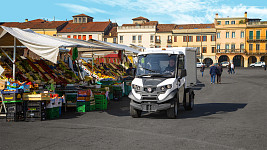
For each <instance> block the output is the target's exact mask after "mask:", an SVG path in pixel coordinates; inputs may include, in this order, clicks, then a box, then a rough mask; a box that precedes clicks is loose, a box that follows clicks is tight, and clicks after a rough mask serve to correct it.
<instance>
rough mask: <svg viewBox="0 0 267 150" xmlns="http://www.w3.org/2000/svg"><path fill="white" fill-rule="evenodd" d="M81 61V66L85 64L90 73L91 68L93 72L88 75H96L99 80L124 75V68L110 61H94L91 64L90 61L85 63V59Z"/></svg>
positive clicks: (113, 78) (112, 78)
mask: <svg viewBox="0 0 267 150" xmlns="http://www.w3.org/2000/svg"><path fill="white" fill-rule="evenodd" d="M82 62H83V66H85V68H86V69H87V70H89V71H90V73H91V71H92V70H93V72H92V73H91V74H89V75H90V76H94V77H95V76H97V77H98V78H99V79H100V80H115V79H116V78H118V77H120V76H123V75H125V72H124V70H125V69H124V67H123V66H122V65H118V64H112V63H100V64H97V63H95V64H94V65H92V64H91V63H87V62H85V61H82ZM92 66H93V67H92Z"/></svg>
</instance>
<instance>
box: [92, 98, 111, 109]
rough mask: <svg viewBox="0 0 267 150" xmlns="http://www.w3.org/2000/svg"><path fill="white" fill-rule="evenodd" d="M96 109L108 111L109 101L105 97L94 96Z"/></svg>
mask: <svg viewBox="0 0 267 150" xmlns="http://www.w3.org/2000/svg"><path fill="white" fill-rule="evenodd" d="M94 99H95V108H96V110H106V109H107V105H108V103H107V99H106V96H105V95H94Z"/></svg>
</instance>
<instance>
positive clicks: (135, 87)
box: [132, 84, 141, 91]
mask: <svg viewBox="0 0 267 150" xmlns="http://www.w3.org/2000/svg"><path fill="white" fill-rule="evenodd" d="M132 87H133V89H135V90H137V91H140V90H141V87H140V86H138V85H135V84H133V85H132Z"/></svg>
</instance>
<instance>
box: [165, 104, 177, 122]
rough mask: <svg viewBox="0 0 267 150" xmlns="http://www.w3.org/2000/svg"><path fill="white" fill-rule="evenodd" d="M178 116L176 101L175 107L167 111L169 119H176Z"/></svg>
mask: <svg viewBox="0 0 267 150" xmlns="http://www.w3.org/2000/svg"><path fill="white" fill-rule="evenodd" d="M177 116H178V102H177V101H174V107H171V108H169V109H168V110H167V117H168V118H170V119H175V118H176V117H177Z"/></svg>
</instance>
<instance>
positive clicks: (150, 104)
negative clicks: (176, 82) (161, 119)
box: [129, 90, 178, 112]
mask: <svg viewBox="0 0 267 150" xmlns="http://www.w3.org/2000/svg"><path fill="white" fill-rule="evenodd" d="M177 92H178V90H173V91H172V92H171V93H170V94H169V95H168V96H167V97H166V98H165V99H164V100H161V101H159V100H158V101H149V100H138V99H137V98H136V97H135V96H134V95H133V94H132V93H130V94H129V98H130V99H131V103H130V105H131V106H132V107H134V108H135V109H138V110H142V111H148V112H156V111H161V110H167V109H169V108H171V107H173V105H172V104H173V101H172V100H173V98H175V97H176V96H177Z"/></svg>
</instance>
